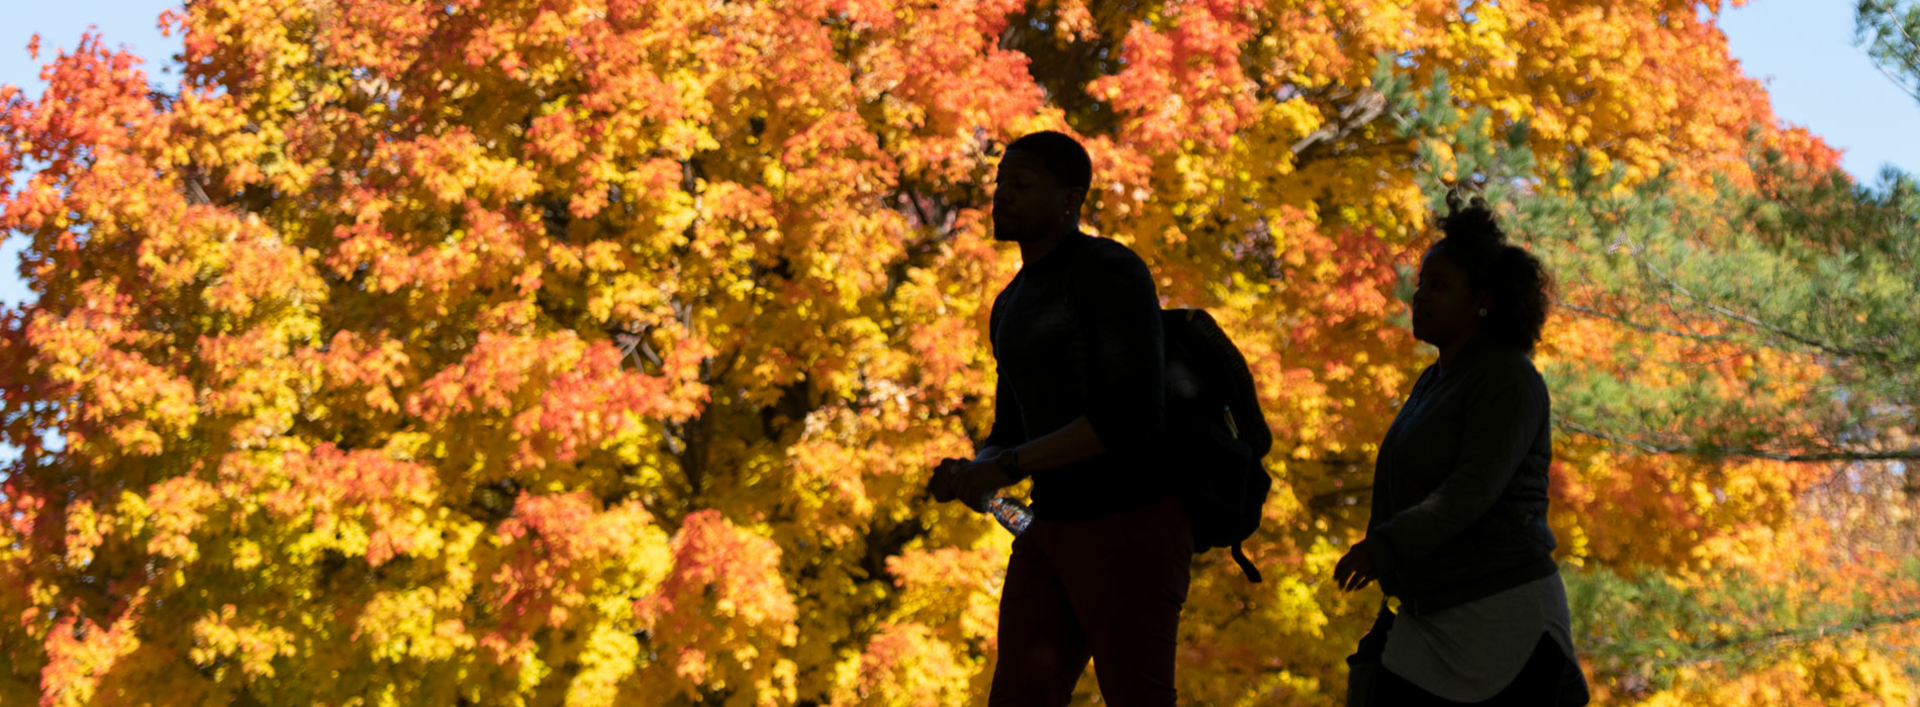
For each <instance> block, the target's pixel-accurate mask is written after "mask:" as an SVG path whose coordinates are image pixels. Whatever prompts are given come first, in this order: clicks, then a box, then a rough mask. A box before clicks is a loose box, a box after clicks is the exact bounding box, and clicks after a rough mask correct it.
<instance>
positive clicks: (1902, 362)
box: [1633, 246, 1920, 366]
mask: <svg viewBox="0 0 1920 707" xmlns="http://www.w3.org/2000/svg"><path fill="white" fill-rule="evenodd" d="M1641 250H1642V248H1641V247H1638V246H1636V247H1634V248H1633V254H1634V255H1633V259H1634V261H1635V262H1638V263H1639V264H1640V266H1641V267H1643V268H1646V270H1647V272H1650V273H1653V275H1654V277H1657V278H1659V279H1660V281H1661V282H1662V283H1664V284H1666V286H1667V288H1668V289H1671V290H1673V291H1675V292H1678V293H1680V294H1682V295H1685V296H1686V297H1687V299H1690V300H1693V301H1694V302H1695V303H1697V304H1699V305H1700V306H1701V307H1704V308H1706V309H1707V310H1708V311H1710V312H1713V313H1714V314H1718V315H1720V316H1722V317H1725V318H1727V319H1732V320H1734V321H1737V322H1740V323H1742V324H1746V325H1748V326H1751V327H1754V328H1756V329H1760V330H1763V331H1767V332H1771V333H1773V334H1774V335H1776V336H1780V337H1782V338H1785V339H1787V340H1789V341H1793V342H1795V343H1798V344H1801V345H1803V346H1807V347H1810V348H1813V349H1816V350H1819V351H1823V352H1825V353H1828V354H1831V355H1834V356H1839V357H1841V358H1866V359H1873V360H1876V361H1881V362H1883V363H1889V364H1893V365H1899V366H1912V365H1920V358H1911V357H1902V356H1895V355H1893V354H1890V353H1887V352H1885V351H1871V350H1863V349H1852V348H1847V347H1844V346H1840V345H1837V344H1832V343H1828V342H1826V341H1823V340H1820V339H1817V338H1814V337H1812V336H1809V335H1806V334H1801V333H1799V332H1796V331H1792V330H1790V329H1787V328H1786V327H1782V326H1779V325H1777V324H1773V323H1770V322H1767V321H1763V320H1761V319H1759V318H1758V317H1753V316H1749V315H1747V314H1743V313H1740V312H1737V311H1734V310H1732V309H1729V308H1727V307H1723V306H1720V305H1719V304H1715V303H1714V302H1712V301H1710V300H1708V299H1707V298H1705V297H1702V296H1700V295H1697V294H1694V292H1693V291H1692V290H1689V289H1687V287H1686V286H1685V285H1682V284H1680V283H1679V282H1678V281H1676V280H1674V279H1673V278H1672V277H1669V276H1668V275H1667V274H1666V273H1665V272H1662V271H1661V270H1660V268H1658V267H1655V266H1654V264H1653V263H1651V262H1648V260H1647V259H1646V258H1645V257H1642V256H1641Z"/></svg>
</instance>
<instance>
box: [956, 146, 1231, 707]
mask: <svg viewBox="0 0 1920 707" xmlns="http://www.w3.org/2000/svg"><path fill="white" fill-rule="evenodd" d="M1091 181H1092V164H1091V161H1090V160H1089V159H1088V157H1087V152H1086V150H1085V149H1084V148H1082V147H1081V146H1080V143H1078V142H1077V141H1075V140H1074V139H1073V138H1071V137H1068V136H1066V135H1063V134H1061V133H1057V132H1041V133H1034V134H1031V135H1027V136H1025V137H1022V138H1020V139H1018V140H1015V141H1014V142H1013V143H1012V144H1010V145H1008V146H1007V150H1006V154H1005V155H1004V156H1003V157H1002V159H1001V161H1000V167H999V172H998V176H997V178H996V180H995V190H994V197H993V229H994V238H995V239H996V240H1000V241H1012V242H1014V243H1016V244H1018V245H1019V247H1020V256H1021V261H1022V267H1021V269H1020V273H1019V274H1018V275H1016V276H1014V278H1013V280H1012V282H1009V283H1008V284H1007V286H1006V288H1005V289H1003V290H1002V291H1001V292H1000V295H999V296H998V297H997V298H996V299H995V300H994V304H993V314H992V317H991V322H992V323H991V325H990V329H991V331H990V332H989V335H990V337H991V340H992V343H993V352H994V359H995V361H996V364H997V370H998V372H999V383H998V388H997V390H996V397H997V400H996V401H995V408H994V410H995V414H994V424H993V430H992V432H991V433H990V434H989V435H988V436H987V438H986V439H985V440H984V441H983V442H982V443H981V445H980V447H979V449H978V453H977V455H976V456H975V457H974V459H972V460H963V459H950V460H947V461H945V462H942V464H941V466H940V468H939V469H938V470H936V471H935V474H934V476H933V479H932V481H930V482H929V490H930V491H932V492H933V494H934V497H935V498H937V499H940V500H942V501H945V500H953V499H956V498H957V499H959V500H961V501H963V502H965V503H966V504H967V505H968V506H970V507H972V508H974V510H984V507H983V505H982V503H983V502H984V500H985V499H986V498H988V497H990V494H992V493H993V492H994V491H995V490H997V489H999V488H1002V487H1005V486H1009V485H1011V484H1013V483H1016V482H1018V481H1019V480H1021V479H1023V478H1026V477H1027V476H1029V475H1031V476H1032V478H1033V488H1032V493H1031V497H1032V499H1033V505H1032V508H1033V512H1034V515H1035V518H1034V521H1033V523H1032V525H1030V526H1029V527H1028V528H1027V530H1026V532H1024V533H1022V534H1021V535H1020V537H1019V538H1018V539H1016V540H1015V541H1014V543H1013V555H1012V557H1011V558H1009V559H1008V562H1007V580H1006V587H1005V590H1004V591H1003V592H1002V595H1001V599H1000V633H999V647H1000V659H999V663H998V665H997V667H996V668H995V670H994V676H993V688H992V693H991V696H990V697H989V698H988V704H990V705H994V706H1001V705H1008V706H1011V705H1049V706H1056V705H1065V704H1067V702H1068V700H1069V699H1070V698H1071V696H1072V692H1073V687H1074V684H1075V682H1076V681H1077V680H1078V678H1079V676H1080V674H1081V673H1082V672H1083V671H1084V670H1085V669H1086V665H1087V661H1088V659H1089V658H1091V659H1092V660H1093V663H1094V671H1095V675H1096V677H1097V678H1098V679H1099V682H1100V692H1101V695H1102V696H1103V697H1104V698H1105V700H1106V701H1107V702H1108V703H1110V704H1115V705H1120V706H1122V707H1127V706H1129V705H1172V704H1173V703H1174V695H1175V691H1174V685H1173V662H1174V650H1175V646H1176V643H1177V641H1178V638H1179V621H1180V607H1181V605H1182V604H1183V603H1185V601H1186V595H1187V581H1188V576H1187V567H1188V563H1189V561H1190V559H1191V556H1192V554H1193V537H1192V530H1191V528H1190V526H1189V525H1188V519H1187V513H1186V509H1185V507H1184V505H1183V504H1182V503H1181V501H1180V499H1179V497H1178V495H1177V491H1178V489H1177V486H1176V484H1175V479H1174V477H1173V475H1172V474H1170V473H1169V472H1168V471H1167V466H1166V465H1165V464H1162V463H1161V458H1160V451H1161V450H1160V445H1159V440H1160V429H1161V424H1162V421H1161V417H1162V412H1161V408H1162V402H1163V401H1162V393H1161V377H1162V370H1161V368H1162V364H1163V360H1164V353H1163V351H1162V341H1161V328H1160V298H1159V295H1158V294H1157V293H1156V292H1155V290H1154V285H1153V277H1152V274H1151V273H1149V272H1148V270H1147V266H1146V263H1145V262H1143V261H1141V259H1140V257H1139V256H1137V255H1135V254H1134V253H1133V251H1131V250H1129V249H1127V247H1126V246H1123V245H1121V244H1119V243H1116V242H1114V241H1111V240H1107V239H1103V238H1095V237H1092V236H1089V235H1086V234H1084V233H1082V232H1081V231H1080V207H1081V205H1082V204H1083V203H1084V202H1085V200H1086V196H1087V191H1088V187H1089V185H1090V184H1091Z"/></svg>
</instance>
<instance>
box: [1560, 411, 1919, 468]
mask: <svg viewBox="0 0 1920 707" xmlns="http://www.w3.org/2000/svg"><path fill="white" fill-rule="evenodd" d="M1553 420H1554V424H1555V425H1558V426H1559V427H1560V428H1561V429H1563V430H1566V431H1568V432H1575V433H1578V434H1583V435H1586V436H1588V437H1593V438H1596V439H1601V440H1605V441H1607V442H1612V443H1614V444H1618V445H1623V446H1628V447H1633V448H1635V449H1638V450H1640V451H1643V452H1646V453H1648V454H1675V455H1688V456H1703V457H1717V458H1735V459H1771V460H1773V461H1781V462H1796V463H1798V462H1809V463H1810V462H1855V461H1913V460H1920V448H1909V449H1888V450H1832V451H1821V452H1779V451H1773V450H1767V449H1760V448H1757V447H1744V446H1727V445H1709V444H1673V443H1654V442H1649V441H1646V440H1640V439H1633V438H1629V437H1622V436H1620V435H1616V434H1613V433H1611V432H1607V431H1605V430H1601V429H1599V428H1597V427H1589V426H1587V425H1583V424H1580V423H1578V422H1574V421H1572V420H1568V419H1567V418H1566V416H1564V415H1561V414H1559V413H1555V414H1554V415H1553Z"/></svg>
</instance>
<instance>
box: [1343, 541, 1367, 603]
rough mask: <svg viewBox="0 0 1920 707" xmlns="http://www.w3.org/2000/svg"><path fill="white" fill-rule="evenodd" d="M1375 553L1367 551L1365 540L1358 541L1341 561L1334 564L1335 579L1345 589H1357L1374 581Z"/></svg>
mask: <svg viewBox="0 0 1920 707" xmlns="http://www.w3.org/2000/svg"><path fill="white" fill-rule="evenodd" d="M1374 579H1375V577H1374V576H1373V555H1372V554H1371V553H1369V552H1367V544H1366V543H1365V542H1361V543H1358V544H1356V545H1354V546H1353V549H1350V550H1348V551H1347V554H1346V556H1345V557H1342V558H1340V563H1339V564H1336V565H1334V566H1333V581H1334V582H1336V583H1338V584H1339V585H1340V589H1341V590H1343V591H1349V592H1351V591H1356V590H1359V589H1361V588H1363V587H1366V586H1367V585H1368V584H1371V583H1373V580H1374Z"/></svg>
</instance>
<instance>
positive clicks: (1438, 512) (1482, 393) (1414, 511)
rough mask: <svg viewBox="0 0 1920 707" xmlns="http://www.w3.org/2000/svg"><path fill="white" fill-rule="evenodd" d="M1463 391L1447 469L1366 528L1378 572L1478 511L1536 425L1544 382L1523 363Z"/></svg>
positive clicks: (1449, 534) (1504, 481)
mask: <svg viewBox="0 0 1920 707" xmlns="http://www.w3.org/2000/svg"><path fill="white" fill-rule="evenodd" d="M1463 395H1464V396H1465V397H1464V398H1463V399H1462V401H1461V402H1462V404H1463V406H1464V409H1465V410H1464V414H1465V416H1466V419H1467V420H1468V421H1469V422H1468V424H1467V425H1466V429H1465V431H1464V433H1463V434H1464V437H1463V438H1462V439H1461V442H1460V450H1461V452H1460V458H1459V460H1458V461H1457V462H1455V465H1454V468H1453V472H1452V473H1451V474H1449V475H1448V476H1447V479H1446V480H1445V481H1443V482H1441V484H1440V486H1439V488H1437V489H1435V490H1434V491H1433V493H1431V494H1428V495H1427V497H1426V498H1424V499H1422V500H1421V501H1420V502H1419V503H1416V504H1414V505H1413V506H1411V507H1409V508H1407V509H1406V510H1403V511H1401V512H1399V513H1397V514H1395V515H1394V516H1393V518H1392V519H1390V520H1388V521H1387V522H1385V523H1381V524H1379V525H1376V526H1374V527H1373V528H1372V530H1370V531H1369V532H1368V533H1367V540H1366V543H1367V545H1368V548H1367V549H1368V551H1369V554H1370V555H1371V556H1372V558H1373V563H1374V567H1375V569H1376V570H1377V571H1378V573H1379V574H1382V575H1384V574H1386V573H1388V572H1391V571H1392V570H1393V567H1394V566H1395V565H1397V564H1399V563H1400V562H1402V561H1405V560H1410V559H1417V558H1420V557H1424V556H1426V555H1428V554H1430V553H1432V552H1433V551H1434V550H1435V549H1436V548H1439V547H1440V546H1441V545H1442V544H1444V543H1446V542H1447V541H1448V540H1450V539H1452V538H1453V537H1454V536H1455V535H1458V534H1459V533H1460V532H1461V531H1462V530H1465V529H1466V528H1467V526H1469V525H1471V524H1472V523H1473V522H1474V521H1476V520H1479V519H1480V517H1481V516H1483V515H1486V513H1487V511H1488V510H1489V509H1491V508H1492V507H1493V504H1494V503H1495V502H1496V501H1498V500H1499V499H1500V495H1501V494H1502V493H1504V492H1505V491H1506V488H1507V485H1508V483H1509V482H1510V481H1512V480H1513V475H1514V474H1515V473H1516V472H1517V471H1518V470H1519V469H1520V466H1521V464H1522V463H1523V462H1524V461H1525V459H1526V456H1527V454H1528V452H1529V451H1530V450H1531V449H1532V447H1533V443H1534V440H1535V439H1536V437H1537V436H1538V435H1539V434H1541V432H1542V430H1543V429H1544V425H1545V422H1546V417H1547V408H1548V400H1547V388H1546V383H1545V382H1544V381H1542V380H1541V379H1540V376H1539V374H1538V373H1534V372H1533V371H1532V370H1531V369H1527V370H1509V371H1503V372H1501V374H1500V375H1495V376H1489V377H1488V378H1487V379H1486V380H1485V381H1484V382H1482V383H1481V384H1479V385H1476V386H1474V387H1473V388H1471V389H1469V390H1468V391H1466V392H1465V393H1463Z"/></svg>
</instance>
